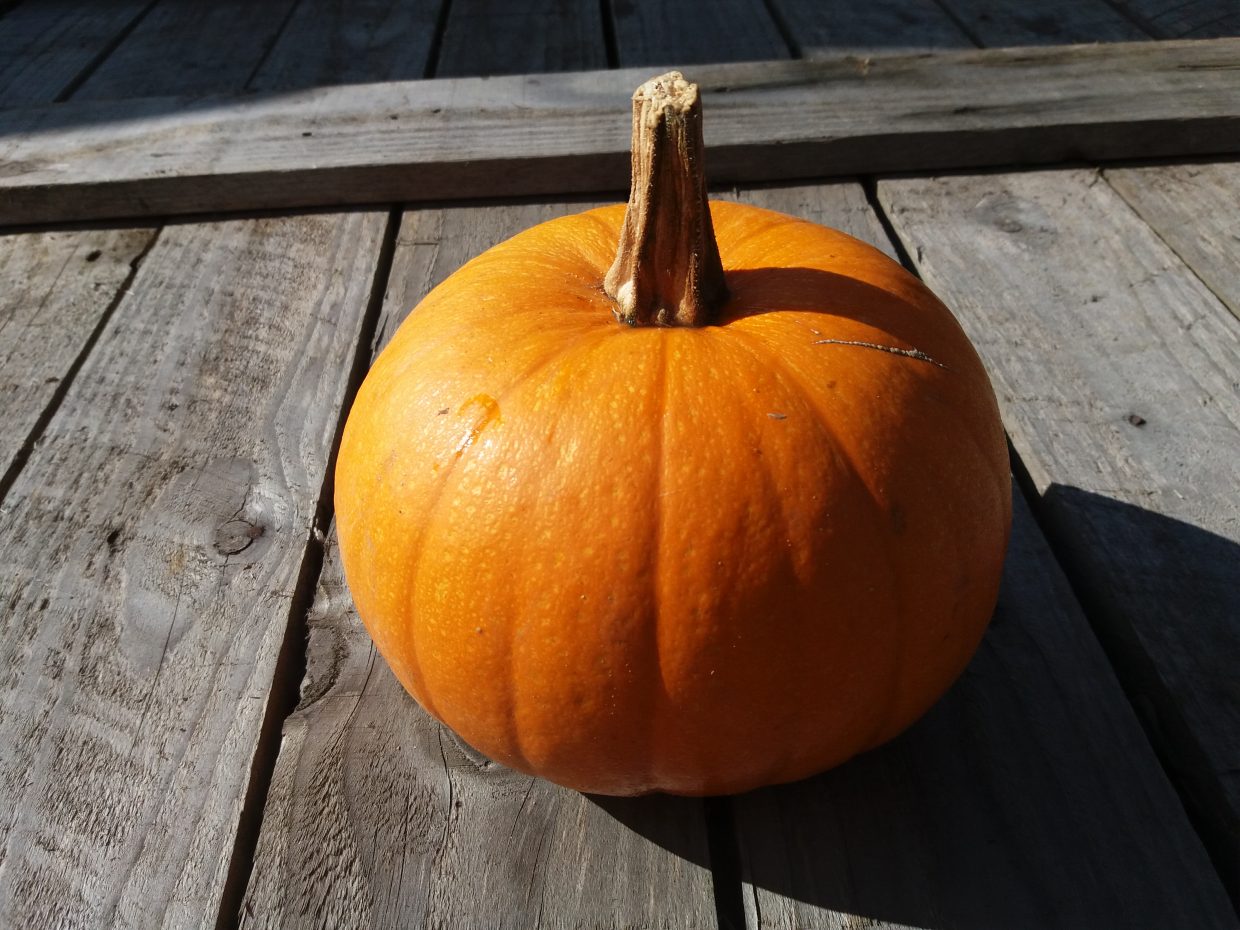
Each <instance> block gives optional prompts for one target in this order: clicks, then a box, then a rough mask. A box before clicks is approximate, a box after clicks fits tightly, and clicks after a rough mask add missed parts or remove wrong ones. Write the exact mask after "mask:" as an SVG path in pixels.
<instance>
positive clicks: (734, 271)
mask: <svg viewBox="0 0 1240 930" xmlns="http://www.w3.org/2000/svg"><path fill="white" fill-rule="evenodd" d="M634 107H635V132H634V139H635V146H634V184H633V196H632V198H631V200H630V203H629V206H628V208H627V211H626V208H625V207H623V206H617V207H607V208H603V209H599V210H591V211H589V212H586V213H582V214H580V215H578V216H570V217H566V218H563V219H559V220H555V221H553V222H550V223H546V224H543V225H540V226H538V227H535V228H533V229H530V230H527V231H526V232H524V233H521V234H520V235H518V236H516V237H514V238H512V239H510V240H509V241H507V242H505V243H503V244H502V245H499V246H497V247H495V248H493V249H491V250H490V251H488V252H486V253H484V254H482V255H480V256H478V257H477V258H475V259H474V260H473V261H471V262H469V263H468V264H467V265H465V266H464V267H463V268H461V269H460V270H459V271H458V272H457V273H456V274H454V275H453V276H452V277H451V278H449V279H448V280H447V281H445V282H444V283H443V284H442V285H440V286H439V287H438V288H436V289H435V290H434V291H433V292H432V293H431V294H430V295H428V296H427V297H426V299H425V300H424V301H423V302H422V303H421V305H420V306H419V307H418V308H417V310H416V311H415V312H414V313H413V314H412V315H411V316H410V317H409V319H408V320H407V321H406V322H405V323H404V324H403V325H402V326H401V328H400V330H399V331H398V332H397V334H396V335H395V337H394V338H393V340H392V342H391V344H390V345H389V346H388V347H387V349H386V350H385V351H384V352H383V353H382V354H381V356H380V357H379V359H378V360H377V361H376V363H375V365H374V368H373V369H372V371H371V372H370V374H369V375H368V377H367V378H366V381H365V383H364V384H363V385H362V387H361V390H360V392H359V394H358V397H357V400H356V402H355V404H354V406H353V409H352V411H351V413H350V415H349V420H348V424H347V427H346V429H345V433H344V439H343V443H342V446H341V450H340V459H339V465H338V471H337V481H336V508H337V525H338V531H339V538H340V549H341V554H342V557H343V560H344V565H345V570H346V575H347V577H348V580H349V585H350V588H351V589H352V592H353V596H354V599H355V601H356V604H357V608H358V611H359V612H360V614H361V617H362V619H363V621H364V622H365V623H366V626H367V628H368V629H369V631H370V633H371V635H372V636H373V638H374V641H375V644H376V646H377V647H378V649H379V651H380V653H381V654H382V655H383V656H384V657H385V658H386V659H387V661H388V663H389V664H390V665H391V667H392V670H393V671H394V672H395V674H396V676H397V677H398V678H399V679H400V681H401V682H402V683H403V684H404V686H405V687H406V688H407V689H408V690H409V691H410V692H411V693H412V694H413V696H414V697H415V698H416V699H417V701H418V702H419V703H420V704H421V705H422V706H423V707H424V708H426V710H427V711H429V712H430V713H431V714H433V715H434V716H435V717H437V718H438V719H440V720H441V721H443V722H444V723H446V724H447V725H449V726H451V727H452V728H453V729H454V730H456V731H457V733H459V734H460V736H461V737H462V738H463V739H465V740H466V741H467V742H469V743H470V744H472V745H473V746H474V747H476V748H477V749H479V750H480V751H482V752H483V753H485V754H487V755H488V756H490V757H492V758H494V759H496V760H498V761H500V762H503V763H504V764H506V765H509V766H511V767H513V768H516V769H520V770H522V771H525V772H530V773H535V774H538V775H541V776H544V777H546V778H548V779H551V780H552V781H555V782H559V783H560V784H563V785H568V786H571V787H574V788H577V789H580V790H582V791H591V792H599V793H604V794H639V793H643V792H649V791H668V792H673V793H679V794H716V793H725V792H735V791H742V790H746V789H749V788H753V787H755V786H758V785H763V784H770V783H776V782H784V781H790V780H793V779H798V778H802V777H804V776H807V775H810V774H812V773H814V772H818V771H821V770H823V769H825V768H828V767H830V766H833V765H836V764H837V763H840V762H843V761H844V760H846V759H848V758H849V757H851V756H853V755H855V754H856V753H858V752H862V751H864V750H866V749H868V748H870V747H873V746H876V745H878V744H880V743H882V742H884V741H885V740H888V739H890V738H891V737H893V736H895V735H896V734H897V733H899V732H900V731H901V730H903V729H904V728H905V727H907V726H908V725H909V724H910V723H912V722H913V721H914V720H916V719H917V718H918V717H919V716H920V715H921V714H922V713H923V712H924V711H925V710H926V709H927V708H929V707H930V705H931V704H932V703H933V702H934V701H935V700H936V699H937V698H938V697H939V696H940V695H941V694H942V693H943V692H944V691H945V690H946V689H947V687H948V686H949V685H950V684H951V683H952V681H953V680H954V679H955V678H956V677H957V676H958V675H959V673H960V672H961V671H962V670H963V669H964V667H965V664H966V663H967V662H968V660H969V658H970V656H971V655H972V654H973V652H974V650H975V649H976V647H977V645H978V642H979V640H980V639H981V636H982V633H983V630H984V629H985V626H986V624H987V622H988V619H989V617H990V614H991V611H992V610H993V608H994V604H995V600H996V597H997V591H998V586H999V577H1000V571H1001V567H1002V561H1003V553H1004V550H1005V547H1006V542H1007V536H1008V529H1009V524H1010V519H1011V500H1010V484H1009V474H1008V458H1007V450H1006V445H1005V442H1004V436H1003V430H1002V426H1001V424H1000V421H999V416H998V412H997V407H996V404H995V400H994V396H993V393H992V391H991V388H990V384H989V382H988V380H987V377H986V374H985V372H984V370H983V368H982V365H981V363H980V362H979V360H978V357H977V355H976V353H975V352H974V350H973V348H972V347H971V346H970V344H969V342H968V340H967V338H966V337H965V335H964V334H963V332H962V331H961V329H960V327H959V326H958V324H957V323H956V321H955V320H954V319H953V318H952V316H951V314H950V313H949V312H948V310H947V309H946V308H945V307H944V306H943V304H942V303H940V302H939V300H937V299H936V298H935V296H934V295H933V294H932V293H930V291H929V290H928V289H927V288H926V287H925V286H924V285H923V284H922V283H921V282H919V281H918V280H917V279H916V278H915V277H913V276H912V275H910V274H908V273H907V272H906V271H904V270H903V269H902V268H901V267H900V266H899V265H898V264H896V263H895V262H893V261H891V260H890V259H888V258H887V257H885V256H884V255H882V254H881V253H880V252H878V251H876V250H875V249H873V248H871V247H869V246H867V245H865V244H863V243H861V242H858V241H856V240H855V239H852V238H850V237H848V236H846V235H844V234H842V233H839V232H836V231H833V230H830V229H826V228H824V227H821V226H817V225H814V224H811V223H808V222H804V221H802V220H798V219H794V218H792V217H789V216H784V215H781V214H777V213H773V212H770V211H766V210H761V209H756V208H753V207H748V206H741V205H737V204H732V203H711V204H709V207H708V205H707V200H706V194H705V183H704V180H703V174H702V170H701V149H700V146H701V128H700V117H699V113H700V110H699V106H698V102H697V93H696V88H695V87H694V86H693V85H688V84H685V82H684V81H683V80H681V79H680V76H679V75H678V74H675V73H674V72H673V73H672V74H670V75H665V76H664V77H663V78H659V79H656V80H655V81H652V82H650V83H648V84H647V85H644V86H643V87H642V88H641V89H639V91H638V93H637V95H635V97H634ZM618 241H619V242H620V248H619V256H618V257H617V242H618ZM716 241H717V244H718V246H717V250H716V246H715V243H716ZM604 282H606V286H604ZM617 317H619V318H620V319H621V320H622V321H623V322H617ZM624 323H627V324H629V325H623V324H624Z"/></svg>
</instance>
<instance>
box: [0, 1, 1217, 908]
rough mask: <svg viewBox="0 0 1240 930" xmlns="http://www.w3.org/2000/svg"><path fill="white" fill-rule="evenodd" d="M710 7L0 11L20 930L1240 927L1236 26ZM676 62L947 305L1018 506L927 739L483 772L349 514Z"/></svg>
mask: <svg viewBox="0 0 1240 930" xmlns="http://www.w3.org/2000/svg"><path fill="white" fill-rule="evenodd" d="M693 9H695V5H691V4H688V3H686V2H678V3H657V2H654V0H603V2H601V3H600V2H599V0H588V2H587V0H519V2H515V3H511V2H510V3H499V2H495V0H404V2H399V0H278V2H270V3H262V4H255V3H246V2H241V0H218V2H215V3H200V2H191V0H115V2H110V3H90V2H87V0H23V2H12V0H9V2H2V3H0V223H3V224H5V225H4V227H3V228H2V229H0V396H2V397H3V398H4V419H5V421H6V423H7V425H8V427H9V428H7V429H5V430H3V431H0V604H3V605H5V609H4V611H3V614H2V618H0V927H4V928H7V927H13V928H26V927H31V928H34V927H39V928H41V927H48V928H52V927H57V928H59V927H72V928H77V927H82V928H93V927H111V926H119V927H143V928H145V927H195V928H196V927H212V926H214V927H221V928H229V927H237V926H240V927H247V928H249V927H260V926H262V927H391V928H397V927H421V926H427V927H500V926H502V927H514V928H517V927H535V926H547V927H563V928H582V930H585V928H595V927H626V928H630V927H631V928H646V927H667V928H673V927H675V928H682V927H683V928H709V927H719V928H739V927H747V928H751V930H756V928H785V927H786V928H792V927H798V928H800V927H805V928H817V927H822V928H842V927H862V926H867V927H868V926H873V927H887V928H895V927H924V928H934V930H940V928H942V930H946V928H963V930H983V928H999V927H1002V928H1030V930H1032V928H1085V927H1090V928H1093V927H1150V928H1154V927H1157V928H1169V927H1183V928H1186V930H1188V928H1191V930H1201V928H1213V927H1232V928H1234V927H1237V925H1240V919H1238V917H1237V910H1236V908H1237V906H1240V210H1237V209H1236V203H1237V201H1240V162H1237V161H1236V160H1235V159H1236V156H1238V155H1240V38H1236V37H1237V36H1240V5H1238V4H1237V3H1236V0H1190V2H1187V3H1184V2H1178V0H1071V2H1070V0H1045V2H1043V3H1040V4H1038V5H1036V7H1035V6H1032V5H1030V4H1028V3H1027V2H1017V0H933V2H931V0H874V2H870V3H866V4H856V3H849V2H844V0H823V2H809V0H720V2H718V3H717V4H715V5H714V7H713V10H712V12H711V14H710V15H709V16H708V17H707V18H706V19H705V20H703V19H700V18H698V17H696V16H695V15H694V14H693V13H692V10H693ZM1074 43H1102V44H1099V45H1097V46H1093V45H1083V46H1082V45H1074ZM1133 43H1136V44H1133ZM1004 46H1022V47H1024V48H1023V49H1022V50H1021V51H1003V50H997V49H999V48H1000V47H1004ZM664 65H682V66H685V68H686V70H688V71H689V72H690V76H694V73H695V72H696V71H699V70H700V71H701V72H702V74H703V75H704V76H705V77H704V78H703V86H704V87H705V89H706V94H705V108H706V119H707V125H708V130H707V135H708V142H709V143H711V144H712V145H713V146H714V148H713V149H712V151H714V152H716V153H717V155H716V156H709V155H708V159H709V164H710V166H711V170H712V173H713V176H714V177H715V178H716V180H718V181H719V182H720V184H721V188H720V190H719V192H718V195H719V196H725V197H735V198H740V199H742V200H745V201H748V202H752V203H757V204H761V205H764V206H769V207H772V208H775V209H779V210H783V211H785V212H790V213H794V214H797V215H800V216H805V217H808V218H810V219H814V220H817V221H819V222H823V223H826V224H828V225H832V226H836V227H839V228H843V229H845V230H847V231H849V232H851V233H852V234H854V235H856V236H859V237H861V238H863V239H866V240H868V241H870V242H872V243H874V244H875V245H877V246H878V247H879V248H881V249H884V250H885V251H887V252H888V253H889V254H891V255H892V256H893V257H895V258H897V259H898V260H901V261H903V262H904V263H905V264H906V265H907V266H908V267H910V268H911V269H912V270H913V271H915V272H916V273H917V274H919V275H921V276H922V277H923V278H924V279H925V280H926V281H927V282H928V283H929V284H930V286H931V287H932V288H933V289H934V290H935V291H936V292H937V293H939V294H940V296H942V297H943V298H944V300H945V301H946V302H947V303H948V305H949V306H951V307H952V308H953V310H954V311H955V312H956V314H957V316H958V317H959V318H960V320H961V322H962V324H963V325H964V326H965V328H966V329H967V331H968V332H969V335H970V337H971V338H972V339H973V341H974V343H975V345H977V347H978V349H979V351H980V352H981V354H982V357H983V359H984V360H985V362H986V365H987V367H988V370H989V371H990V374H991V378H992V381H993V383H994V385H995V388H996V392H997V394H998V397H999V401H1000V404H1001V407H1002V412H1003V417H1004V422H1005V425H1006V427H1007V430H1008V435H1009V437H1010V440H1011V446H1012V461H1013V472H1014V480H1015V482H1016V488H1017V492H1018V493H1017V494H1016V499H1017V500H1016V518H1015V526H1014V531H1013V541H1012V546H1011V550H1010V553H1009V557H1008V562H1007V567H1006V573H1005V578H1004V587H1003V592H1002V595H1001V599H1000V604H999V607H998V609H997V611H996V615H995V618H994V621H993V623H992V626H991V628H990V630H989V632H988V634H987V636H986V639H985V641H984V642H983V645H982V648H981V650H980V651H979V653H978V655H977V657H976V658H975V660H974V661H973V663H972V664H971V665H970V667H969V669H968V671H967V672H966V674H965V675H964V677H963V678H962V679H961V681H960V682H959V683H958V684H957V685H956V687H955V688H954V689H953V690H952V691H951V692H950V693H949V694H948V696H947V697H946V698H945V699H944V700H943V701H941V702H940V703H939V705H938V706H936V707H935V708H934V709H933V710H932V711H931V713H930V714H929V715H928V716H927V717H926V718H924V719H923V720H922V721H921V722H920V723H918V724H917V725H916V726H914V727H913V728H912V729H911V730H910V731H908V732H907V733H906V734H905V735H904V736H902V737H900V738H899V739H897V740H896V741H895V742H893V743H891V744H889V745H888V746H886V747H884V748H882V749H880V750H878V751H876V752H872V753H869V754H867V755H865V756H864V757H862V758H859V759H857V760H855V761H853V762H851V763H849V764H848V765H845V766H843V767H841V768H839V769H837V770H835V771H832V772H829V773H826V774H825V775H822V776H820V777H817V778H814V779H810V780H808V781H805V782H801V783H798V784H794V785H789V786H784V787H779V788H773V789H766V790H762V791H758V792H754V793H752V794H748V795H744V796H738V797H726V798H714V799H708V800H705V801H703V800H688V799H676V798H669V797H652V798H644V799H636V800H615V799H606V798H594V797H587V796H584V795H581V794H577V793H575V792H571V791H567V790H563V789H560V788H557V787H555V786H553V785H551V784H549V783H546V782H543V781H540V780H537V779H530V778H527V777H524V776H520V775H517V774H515V773H513V772H510V771H508V770H505V769H503V768H502V767H500V766H498V765H495V764H493V763H491V762H489V761H488V760H486V759H484V758H481V757H480V756H478V755H477V754H476V753H475V752H473V751H472V750H471V749H469V748H468V747H466V746H464V745H462V744H460V743H459V742H458V741H457V740H456V739H455V737H454V736H453V734H452V733H451V732H450V731H448V730H446V729H444V728H442V727H441V726H439V725H438V724H436V723H435V722H433V721H432V720H431V719H430V718H428V717H427V716H426V715H425V714H423V713H422V712H421V711H420V710H419V709H418V708H417V706H416V705H414V703H413V702H412V700H411V699H410V698H408V697H407V696H406V695H405V693H404V692H403V691H402V690H401V688H400V687H399V685H398V684H397V683H396V682H395V680H394V678H393V677H392V675H391V674H390V672H389V671H388V669H387V667H386V666H385V664H384V663H383V662H382V660H381V659H379V658H377V656H376V654H375V653H374V651H373V649H372V647H371V645H370V641H369V639H368V638H367V636H366V634H365V632H364V630H363V629H362V628H361V626H360V623H359V621H358V619H357V616H356V613H355V612H354V610H353V607H352V603H351V600H350V597H349V594H348V591H347V588H346V587H345V585H344V581H343V576H342V573H341V568H340V564H339V561H338V558H337V552H336V547H335V538H334V533H333V530H332V510H331V471H332V461H333V454H334V449H335V444H336V441H337V439H338V436H339V431H340V428H341V426H342V423H343V418H344V414H345V411H347V409H348V406H349V402H350V399H351V398H352V396H353V394H354V392H355V391H356V389H357V386H358V384H359V383H360V381H361V378H362V377H363V375H364V373H365V370H366V368H367V366H368V364H369V362H370V360H371V358H372V357H373V356H374V354H375V352H376V351H378V349H379V348H381V347H382V345H383V344H384V343H385V342H386V340H387V339H388V338H389V337H390V336H391V334H392V332H393V331H394V329H395V327H396V326H397V324H398V323H399V322H400V321H401V319H403V317H404V316H405V315H406V314H407V313H408V312H409V311H410V308H412V307H413V306H414V305H415V304H416V303H417V302H418V300H419V299H420V298H421V296H422V295H424V294H425V293H426V292H427V291H428V290H429V289H430V288H431V287H433V286H434V285H435V284H436V283H437V282H439V281H440V280H442V279H443V278H444V277H445V276H446V275H447V274H449V273H450V272H451V271H453V270H454V269H455V268H456V267H457V266H459V265H460V264H461V263H462V262H464V261H465V260H466V259H468V258H469V257H471V256H473V255H475V254H476V253H478V252H479V251H481V250H482V249H484V248H486V247H487V246H489V245H491V244H493V243H495V242H497V241H500V240H502V239H503V238H506V237H507V236H509V235H511V234H513V233H515V232H516V231H518V230H520V229H523V228H525V227H527V226H529V225H531V224H533V223H536V222H539V221H541V220H544V219H547V218H550V217H553V216H556V215H559V214H562V213H565V212H570V211H576V210H580V209H583V208H584V206H587V205H589V204H592V203H595V202H607V201H613V200H616V199H619V198H621V197H622V193H623V192H622V189H621V188H622V187H623V183H624V181H623V173H624V166H625V164H626V156H625V155H624V145H625V140H626V138H627V122H626V121H627V109H626V108H627V96H628V93H629V92H630V91H631V88H632V86H633V85H634V84H635V83H636V81H635V80H634V79H633V78H634V75H640V76H642V77H644V76H648V74H647V72H649V73H654V72H655V71H657V70H659V69H660V67H661V66H664ZM691 66H699V67H697V68H694V67H691ZM630 68H632V69H634V70H633V71H631V72H630V71H626V70H623V69H630ZM565 72H573V73H572V74H571V75H569V74H565ZM482 75H508V76H507V77H500V76H493V77H488V78H486V79H483V78H482V77H481V76H482ZM375 82H381V83H375ZM716 115H717V117H718V118H717V119H716ZM712 120H714V122H713V123H712ZM712 127H713V128H712ZM712 134H713V135H712ZM716 165H717V166H718V167H717V168H716Z"/></svg>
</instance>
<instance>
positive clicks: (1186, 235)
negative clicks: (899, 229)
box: [1104, 162, 1240, 317]
mask: <svg viewBox="0 0 1240 930" xmlns="http://www.w3.org/2000/svg"><path fill="white" fill-rule="evenodd" d="M1104 177H1105V178H1106V180H1107V181H1108V182H1109V183H1110V185H1111V186H1112V187H1113V188H1115V190H1116V191H1118V192H1119V194H1120V196H1121V197H1123V198H1124V200H1126V201H1128V204H1129V205H1130V206H1131V207H1132V208H1133V209H1134V210H1136V211H1137V213H1138V214H1140V216H1141V218H1142V219H1143V220H1145V221H1146V222H1147V223H1149V224H1150V226H1152V227H1153V228H1154V231H1155V232H1157V233H1158V236H1159V238H1161V239H1162V240H1163V241H1164V242H1165V243H1167V245H1169V246H1170V247H1171V248H1172V249H1173V250H1174V251H1175V253H1176V254H1177V255H1178V256H1180V258H1181V259H1182V260H1183V261H1184V263H1185V264H1186V265H1188V266H1189V267H1190V268H1192V269H1193V271H1194V272H1195V273H1196V274H1197V276H1198V277H1199V278H1201V280H1202V281H1204V282H1205V284H1206V286H1207V287H1209V288H1210V290H1211V291H1213V292H1214V294H1215V296H1217V297H1218V299H1219V300H1221V301H1222V302H1223V303H1224V304H1226V305H1227V307H1228V309H1230V310H1231V312H1232V313H1234V314H1235V315H1236V316H1237V317H1240V276H1238V275H1237V274H1236V263H1237V254H1238V253H1240V216H1238V215H1237V211H1235V210H1230V209H1225V208H1223V209H1220V207H1221V206H1222V205H1223V204H1228V203H1233V202H1234V201H1235V200H1236V196H1237V192H1240V164H1238V163H1236V162H1218V163H1215V164H1188V165H1159V166H1156V167H1144V168H1108V169H1107V170H1106V172H1105V173H1104Z"/></svg>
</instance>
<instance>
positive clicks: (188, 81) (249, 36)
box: [71, 0, 295, 101]
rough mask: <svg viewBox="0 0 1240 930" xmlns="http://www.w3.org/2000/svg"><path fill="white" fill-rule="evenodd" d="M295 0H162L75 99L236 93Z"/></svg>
mask: <svg viewBox="0 0 1240 930" xmlns="http://www.w3.org/2000/svg"><path fill="white" fill-rule="evenodd" d="M294 2H295V0H272V2H268V3H251V2H249V0H213V2H211V3H200V2H198V0H159V3H157V4H156V5H155V7H154V8H153V9H152V10H151V11H150V13H148V14H147V15H146V16H145V17H143V19H142V22H141V23H139V24H138V27H137V28H136V29H134V31H133V32H132V33H130V34H129V35H128V36H127V37H126V38H125V40H124V41H123V42H121V44H120V45H119V46H117V48H116V49H115V50H114V51H113V52H112V53H111V54H110V55H108V57H107V58H106V59H105V60H104V61H103V63H102V64H101V65H100V66H99V67H98V69H96V71H95V72H94V74H92V75H91V76H90V77H89V78H87V79H86V81H85V82H84V83H83V84H82V86H81V87H79V88H78V89H77V90H76V91H75V92H74V93H73V96H72V98H71V99H73V100H77V101H97V100H115V99H119V98H124V97H142V96H148V95H151V94H176V95H185V96H200V95H203V94H219V93H230V92H235V91H239V90H241V89H242V88H244V87H245V85H246V82H247V81H248V80H249V79H250V75H251V74H253V72H254V70H255V67H256V66H257V65H258V64H259V62H260V61H262V59H263V56H264V55H265V54H266V52H267V51H268V50H269V49H270V48H271V46H272V43H273V42H275V40H276V37H277V36H278V35H279V33H280V29H281V27H282V26H283V25H284V21H285V19H286V18H287V17H288V14H289V11H290V10H291V9H292V6H293V4H294Z"/></svg>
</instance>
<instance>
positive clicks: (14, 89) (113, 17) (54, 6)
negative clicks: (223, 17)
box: [0, 0, 151, 107]
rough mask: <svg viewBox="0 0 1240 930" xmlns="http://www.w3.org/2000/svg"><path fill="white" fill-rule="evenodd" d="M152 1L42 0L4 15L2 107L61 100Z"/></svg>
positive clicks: (0, 40) (0, 37)
mask: <svg viewBox="0 0 1240 930" xmlns="http://www.w3.org/2000/svg"><path fill="white" fill-rule="evenodd" d="M150 4H151V0H115V2H110V3H83V2H81V0H39V2H32V3H23V4H20V5H19V6H17V7H16V8H15V9H13V10H11V11H9V13H8V14H7V15H5V17H4V19H3V20H0V107H20V106H30V105H32V104H36V103H51V102H52V101H54V100H56V99H58V98H59V97H60V95H61V94H63V93H64V92H65V91H66V90H68V89H69V87H70V86H71V85H72V84H73V82H74V80H75V79H76V78H77V77H78V75H80V74H81V73H82V72H83V70H85V69H86V68H88V67H89V66H90V65H91V64H92V63H93V62H94V61H95V59H96V58H98V57H99V56H100V55H103V54H105V53H106V52H107V50H108V47H109V46H110V45H111V44H112V43H113V42H115V41H116V40H117V39H118V38H119V37H120V36H121V35H122V34H123V33H124V31H125V30H126V29H127V28H129V26H130V25H131V24H132V23H133V22H134V20H136V19H137V18H138V17H139V16H141V15H142V11H143V10H145V9H146V8H147V7H148V6H150Z"/></svg>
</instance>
